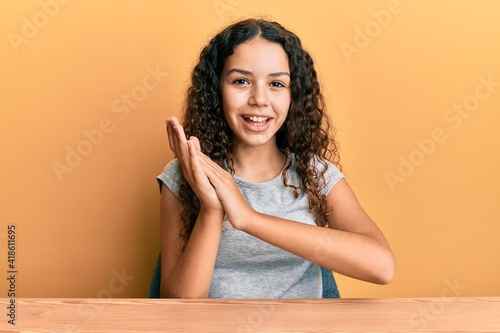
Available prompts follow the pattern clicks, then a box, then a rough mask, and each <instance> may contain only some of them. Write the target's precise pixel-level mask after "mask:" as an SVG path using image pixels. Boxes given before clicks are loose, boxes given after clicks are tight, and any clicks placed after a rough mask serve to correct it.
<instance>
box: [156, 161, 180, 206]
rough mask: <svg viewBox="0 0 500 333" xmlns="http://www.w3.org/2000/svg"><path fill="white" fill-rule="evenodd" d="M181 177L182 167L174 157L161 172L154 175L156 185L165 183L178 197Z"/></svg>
mask: <svg viewBox="0 0 500 333" xmlns="http://www.w3.org/2000/svg"><path fill="white" fill-rule="evenodd" d="M181 179H182V168H181V164H180V163H179V160H178V159H176V158H174V159H173V160H171V161H170V162H169V163H168V164H167V165H166V166H165V168H164V169H163V172H162V173H161V174H160V175H159V176H158V177H156V180H157V181H158V185H159V186H160V192H161V185H162V184H165V185H166V186H167V188H168V189H169V190H170V191H171V192H172V193H173V194H174V195H175V196H176V197H179V187H180V185H181Z"/></svg>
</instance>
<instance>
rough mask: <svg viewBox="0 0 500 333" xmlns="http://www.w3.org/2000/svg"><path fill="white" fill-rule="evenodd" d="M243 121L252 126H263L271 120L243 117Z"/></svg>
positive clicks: (258, 117)
mask: <svg viewBox="0 0 500 333" xmlns="http://www.w3.org/2000/svg"><path fill="white" fill-rule="evenodd" d="M243 119H244V120H245V121H246V122H247V123H249V124H251V125H252V126H265V125H266V124H267V122H268V121H269V120H270V119H271V118H268V117H260V116H243Z"/></svg>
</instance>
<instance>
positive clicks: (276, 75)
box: [226, 68, 290, 77]
mask: <svg viewBox="0 0 500 333" xmlns="http://www.w3.org/2000/svg"><path fill="white" fill-rule="evenodd" d="M232 73H240V74H243V75H249V76H253V73H252V72H250V71H246V70H244V69H240V68H232V69H230V70H228V71H227V73H226V76H229V75H231V74H232ZM284 75H287V76H290V73H288V72H276V73H270V74H269V75H268V76H273V77H278V76H284Z"/></svg>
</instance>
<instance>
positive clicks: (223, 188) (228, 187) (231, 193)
mask: <svg viewBox="0 0 500 333" xmlns="http://www.w3.org/2000/svg"><path fill="white" fill-rule="evenodd" d="M193 153H196V154H197V155H198V161H199V163H200V165H201V167H202V170H203V172H204V174H205V175H206V177H208V180H209V181H210V184H211V185H212V186H213V188H215V192H216V194H217V197H218V198H219V200H220V202H221V203H222V206H223V208H224V211H225V213H226V216H227V218H228V220H229V222H230V223H231V225H232V226H233V227H234V228H235V229H238V230H245V228H246V226H247V225H248V223H249V221H251V220H252V217H251V216H252V214H255V213H256V212H255V211H254V210H253V209H252V208H251V207H250V206H249V205H248V203H247V202H246V200H245V198H244V197H243V194H242V193H241V191H240V189H239V188H238V185H236V183H235V181H234V179H233V177H232V176H231V174H230V173H229V172H227V171H226V170H224V169H223V168H221V167H220V166H219V165H218V164H217V163H215V162H214V161H212V160H211V159H210V158H209V157H208V156H206V155H205V154H203V153H202V152H201V151H193Z"/></svg>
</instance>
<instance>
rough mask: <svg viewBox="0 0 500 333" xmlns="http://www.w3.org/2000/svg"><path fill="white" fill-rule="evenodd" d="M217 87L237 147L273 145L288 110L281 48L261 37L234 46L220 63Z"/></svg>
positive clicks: (286, 67)
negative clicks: (220, 71)
mask: <svg viewBox="0 0 500 333" xmlns="http://www.w3.org/2000/svg"><path fill="white" fill-rule="evenodd" d="M220 88H221V92H222V103H223V109H224V116H225V118H226V121H227V123H228V125H229V128H230V129H231V130H232V132H233V138H234V141H235V143H236V144H237V145H238V147H239V148H243V147H244V146H262V145H264V146H265V145H271V146H272V145H274V146H276V132H277V131H278V130H279V129H280V127H281V125H283V123H284V121H285V119H286V116H287V114H288V109H289V107H290V68H289V65H288V57H287V55H286V53H285V50H283V48H282V47H281V45H279V44H277V43H272V42H269V41H266V40H264V39H261V38H255V39H252V40H250V41H247V42H245V43H242V44H240V45H238V46H237V47H236V48H235V50H234V53H233V54H232V55H231V56H230V57H228V58H227V60H226V63H225V64H224V69H223V71H222V74H221V79H220Z"/></svg>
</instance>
